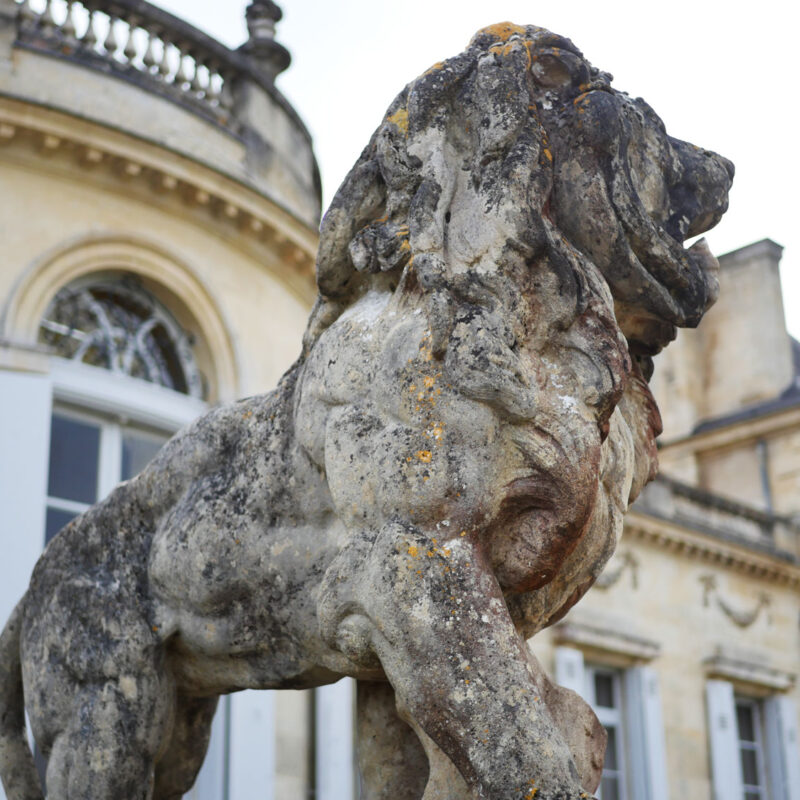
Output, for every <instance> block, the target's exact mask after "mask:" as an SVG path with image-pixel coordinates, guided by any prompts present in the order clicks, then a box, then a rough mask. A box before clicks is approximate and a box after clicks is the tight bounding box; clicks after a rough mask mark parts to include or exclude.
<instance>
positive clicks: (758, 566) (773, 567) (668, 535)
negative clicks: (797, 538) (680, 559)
mask: <svg viewBox="0 0 800 800" xmlns="http://www.w3.org/2000/svg"><path fill="white" fill-rule="evenodd" d="M625 536H627V537H628V539H629V540H630V539H631V538H635V539H639V540H642V541H645V542H647V543H648V544H651V545H654V546H656V547H658V548H660V549H663V550H668V551H670V552H673V553H675V554H676V555H679V556H684V557H686V558H690V559H692V560H693V561H700V562H703V563H707V564H712V565H715V566H718V567H722V568H724V569H727V570H730V571H732V572H737V573H740V574H742V575H748V576H751V577H755V578H760V579H763V580H767V581H771V582H774V583H776V584H779V585H781V586H788V587H790V588H793V589H800V564H797V563H794V562H792V561H790V560H788V558H786V557H785V556H783V555H782V554H780V553H778V552H776V553H774V554H772V553H767V552H760V551H759V549H756V548H755V547H753V546H749V545H748V544H747V543H745V542H740V541H733V540H730V539H727V538H721V537H720V538H716V537H711V536H710V535H708V534H705V533H701V532H698V531H694V530H692V529H690V528H687V527H684V526H682V525H680V524H679V523H676V522H674V521H671V520H667V519H662V518H660V517H657V516H654V515H651V514H645V513H642V512H641V511H634V510H631V511H629V512H628V514H627V515H626V517H625Z"/></svg>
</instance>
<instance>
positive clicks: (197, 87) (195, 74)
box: [189, 52, 203, 95]
mask: <svg viewBox="0 0 800 800" xmlns="http://www.w3.org/2000/svg"><path fill="white" fill-rule="evenodd" d="M189 56H190V57H191V60H192V65H193V67H194V69H193V70H192V79H191V81H190V83H189V89H190V91H192V92H194V93H195V94H197V95H199V94H201V93H202V92H203V83H202V81H201V80H200V61H199V60H198V59H197V57H196V56H195V55H194V54H193V53H191V52H190V53H189Z"/></svg>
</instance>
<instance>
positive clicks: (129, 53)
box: [122, 17, 139, 64]
mask: <svg viewBox="0 0 800 800" xmlns="http://www.w3.org/2000/svg"><path fill="white" fill-rule="evenodd" d="M126 23H127V25H128V36H127V39H126V40H125V47H124V48H123V50H122V55H124V56H125V61H127V62H128V64H132V63H133V60H134V59H135V58H136V56H137V55H138V53H139V51H138V50H137V48H136V40H135V38H134V36H133V34H134V32H135V31H136V20H135V19H134V18H133V17H131V19H129V20H126Z"/></svg>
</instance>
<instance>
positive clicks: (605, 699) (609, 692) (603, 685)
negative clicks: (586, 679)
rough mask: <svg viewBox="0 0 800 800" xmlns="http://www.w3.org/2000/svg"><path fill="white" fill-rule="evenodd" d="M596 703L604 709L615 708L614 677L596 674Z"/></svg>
mask: <svg viewBox="0 0 800 800" xmlns="http://www.w3.org/2000/svg"><path fill="white" fill-rule="evenodd" d="M594 697H595V702H596V703H597V705H598V706H601V707H602V708H614V707H615V705H614V677H613V675H604V674H603V673H602V672H596V673H595V675H594Z"/></svg>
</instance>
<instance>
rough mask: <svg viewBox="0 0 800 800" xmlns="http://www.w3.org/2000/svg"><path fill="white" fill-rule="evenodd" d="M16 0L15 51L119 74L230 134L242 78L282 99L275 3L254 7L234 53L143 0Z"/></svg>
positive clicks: (236, 123) (283, 60)
mask: <svg viewBox="0 0 800 800" xmlns="http://www.w3.org/2000/svg"><path fill="white" fill-rule="evenodd" d="M14 1H15V2H16V5H17V19H16V26H17V31H16V36H17V40H16V44H17V46H21V47H24V48H27V49H30V50H35V51H37V52H44V53H47V54H49V55H52V56H55V57H58V58H66V59H69V60H71V61H74V62H78V63H81V64H82V65H84V66H87V67H90V68H94V69H97V70H101V71H104V72H106V73H111V74H114V75H117V76H119V77H122V78H124V79H127V80H129V81H132V82H134V83H136V84H138V85H140V86H141V87H143V88H146V89H148V90H149V91H152V92H155V93H158V94H160V95H163V96H166V97H167V98H169V99H171V100H173V101H176V102H178V103H181V104H182V105H185V106H189V107H190V108H191V109H192V110H194V111H196V112H197V113H200V114H202V115H203V116H205V117H207V118H209V119H211V120H213V121H215V122H217V123H219V124H221V125H223V126H226V127H228V128H230V129H231V130H232V131H233V132H238V131H239V129H240V127H241V124H240V120H239V119H237V116H236V114H235V111H234V106H235V90H234V87H235V85H236V84H237V82H239V81H240V79H242V78H244V79H250V80H251V81H253V82H255V83H257V84H260V85H261V87H262V88H263V89H266V90H267V91H268V92H269V93H270V94H271V95H272V96H273V98H274V99H277V100H278V101H279V102H281V101H282V100H283V98H282V97H281V96H280V95H279V93H277V91H276V90H275V89H274V87H273V86H272V83H273V81H274V78H275V75H276V74H277V73H278V72H280V71H281V70H282V69H285V68H286V66H288V63H289V55H288V52H287V51H286V50H285V48H283V47H282V46H281V45H280V44H278V43H277V42H275V41H274V39H273V38H272V33H273V32H274V21H275V20H276V19H277V18H279V15H280V11H279V10H278V9H277V7H276V6H273V4H268V5H264V4H260V3H253V4H252V6H253V7H255V11H254V12H253V11H249V12H248V25H249V27H250V33H251V35H250V41H249V42H248V43H247V44H246V45H245V46H244V47H243V48H242V50H241V51H238V50H231V49H229V48H228V47H226V46H225V45H223V44H221V43H220V42H218V41H217V40H216V39H214V38H212V37H210V36H208V35H206V34H204V33H203V32H202V31H199V30H197V29H196V28H194V27H192V26H191V25H189V24H187V23H186V22H184V21H183V20H182V19H179V18H178V17H175V16H173V15H172V14H169V13H168V12H166V11H163V10H162V9H160V8H157V7H156V6H153V5H151V4H150V3H147V2H144V0H38V1H37V0H14ZM272 9H275V10H274V11H273V10H272ZM276 14H277V15H278V16H277V17H276ZM251 17H252V24H251ZM270 17H271V19H270ZM265 21H266V22H270V21H272V23H273V24H272V25H271V26H270V25H265V24H264V22H265ZM267 40H268V41H267ZM265 56H266V57H265ZM281 104H282V105H285V106H288V104H285V101H283V102H281ZM290 108H291V107H289V109H290Z"/></svg>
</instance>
